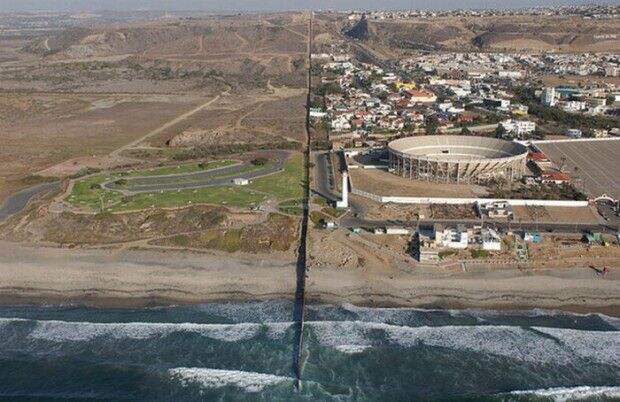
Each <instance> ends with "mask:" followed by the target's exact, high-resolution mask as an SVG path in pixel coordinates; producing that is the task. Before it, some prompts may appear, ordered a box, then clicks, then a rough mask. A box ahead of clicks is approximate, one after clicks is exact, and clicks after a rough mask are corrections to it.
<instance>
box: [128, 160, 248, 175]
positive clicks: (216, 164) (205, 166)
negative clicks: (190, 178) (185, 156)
mask: <svg viewBox="0 0 620 402" xmlns="http://www.w3.org/2000/svg"><path fill="white" fill-rule="evenodd" d="M235 163H237V161H233V160H228V159H227V160H217V161H210V162H194V163H185V164H180V165H175V166H162V167H157V168H153V169H144V170H135V171H130V172H128V174H127V177H141V176H165V175H171V174H183V173H194V172H200V171H203V170H211V169H217V168H221V167H224V166H230V165H234V164H235Z"/></svg>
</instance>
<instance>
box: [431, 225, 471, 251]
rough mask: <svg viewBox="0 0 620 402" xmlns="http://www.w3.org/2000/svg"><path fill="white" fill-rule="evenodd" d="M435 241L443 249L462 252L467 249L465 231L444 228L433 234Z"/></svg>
mask: <svg viewBox="0 0 620 402" xmlns="http://www.w3.org/2000/svg"><path fill="white" fill-rule="evenodd" d="M435 237H436V241H437V242H438V243H439V244H440V245H441V246H443V247H448V248H454V249H460V250H464V249H466V248H467V244H468V235H467V231H466V230H461V229H459V228H446V229H444V230H443V231H442V232H439V231H438V232H437V233H436V234H435Z"/></svg>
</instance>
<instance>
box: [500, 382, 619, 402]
mask: <svg viewBox="0 0 620 402" xmlns="http://www.w3.org/2000/svg"><path fill="white" fill-rule="evenodd" d="M510 395H520V396H537V397H542V398H549V399H551V400H553V401H555V402H564V401H576V400H584V399H592V398H614V399H618V398H620V387H589V386H580V387H572V388H548V389H539V390H530V391H512V392H510Z"/></svg>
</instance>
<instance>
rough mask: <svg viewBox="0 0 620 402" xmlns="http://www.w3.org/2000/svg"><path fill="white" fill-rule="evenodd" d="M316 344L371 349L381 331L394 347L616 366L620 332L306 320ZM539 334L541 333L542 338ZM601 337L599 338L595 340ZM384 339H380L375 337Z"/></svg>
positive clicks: (619, 363)
mask: <svg viewBox="0 0 620 402" xmlns="http://www.w3.org/2000/svg"><path fill="white" fill-rule="evenodd" d="M307 326H308V327H310V328H312V329H313V330H314V331H315V333H316V335H317V339H318V340H319V342H320V343H321V344H322V345H324V346H329V347H333V348H338V347H341V346H343V345H347V347H351V345H355V346H359V347H372V346H373V342H375V341H373V336H371V333H375V332H377V331H380V332H381V333H383V334H384V335H385V336H386V337H387V338H389V339H390V340H391V342H393V343H394V344H396V345H399V346H403V347H413V346H416V345H421V344H423V345H428V346H437V347H444V348H449V349H453V350H466V351H472V352H482V353H488V354H493V355H498V356H505V357H510V358H514V359H519V360H522V361H530V362H537V363H540V362H554V363H560V364H567V363H570V362H572V361H574V360H575V355H577V356H579V357H582V358H586V359H591V360H593V361H595V362H598V363H605V364H611V365H615V366H620V360H619V359H618V355H617V351H618V350H620V333H618V332H615V331H614V332H603V331H581V330H573V329H553V330H552V331H548V332H545V330H547V329H548V328H533V329H532V330H529V329H526V328H520V327H510V326H444V327H400V326H395V325H388V324H382V323H372V322H370V323H369V322H360V321H354V322H311V323H307ZM538 331H540V332H543V333H544V334H546V335H550V336H545V335H543V334H541V333H539V332H538ZM597 339H600V340H601V341H600V342H597ZM379 342H383V337H380V338H379Z"/></svg>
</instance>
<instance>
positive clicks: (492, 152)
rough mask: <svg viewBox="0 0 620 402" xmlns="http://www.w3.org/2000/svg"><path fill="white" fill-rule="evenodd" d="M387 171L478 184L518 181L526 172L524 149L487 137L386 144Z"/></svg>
mask: <svg viewBox="0 0 620 402" xmlns="http://www.w3.org/2000/svg"><path fill="white" fill-rule="evenodd" d="M388 152H389V163H390V165H389V167H390V171H391V172H393V173H395V174H397V175H399V176H401V177H404V178H408V179H411V180H425V181H436V182H445V183H478V182H481V181H485V180H489V179H493V178H500V177H501V178H505V179H507V180H518V179H520V178H521V177H522V176H523V175H524V174H525V172H526V159H527V147H525V146H524V145H522V144H519V143H517V142H512V141H504V140H498V139H495V138H486V137H471V136H457V135H436V136H435V135H434V136H422V137H406V138H401V139H398V140H395V141H392V142H390V143H389V144H388Z"/></svg>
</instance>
